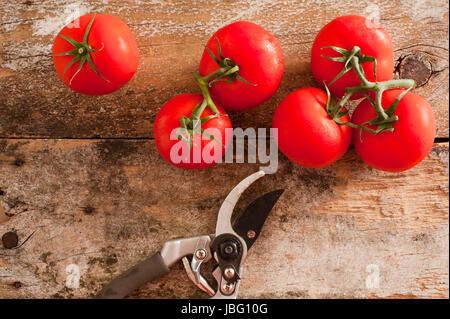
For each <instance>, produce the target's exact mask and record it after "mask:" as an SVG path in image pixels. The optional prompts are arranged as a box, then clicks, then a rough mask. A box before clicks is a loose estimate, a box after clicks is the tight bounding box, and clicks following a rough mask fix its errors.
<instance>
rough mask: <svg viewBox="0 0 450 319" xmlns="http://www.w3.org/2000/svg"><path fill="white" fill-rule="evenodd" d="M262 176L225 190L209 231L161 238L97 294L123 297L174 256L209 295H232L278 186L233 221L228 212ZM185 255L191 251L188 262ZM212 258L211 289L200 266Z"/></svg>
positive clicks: (157, 274)
mask: <svg viewBox="0 0 450 319" xmlns="http://www.w3.org/2000/svg"><path fill="white" fill-rule="evenodd" d="M264 175H265V173H264V172H263V171H258V172H256V173H254V174H252V175H250V176H248V177H247V178H245V179H244V180H242V181H241V182H240V183H239V184H238V185H236V187H234V189H233V190H232V191H231V192H230V193H229V194H228V196H227V197H226V198H225V200H224V202H223V203H222V206H221V207H220V210H219V214H218V217H217V224H216V233H215V234H214V235H203V236H198V237H190V238H180V239H174V240H169V241H167V242H166V243H165V244H164V245H163V248H162V249H161V251H160V252H157V253H156V254H154V255H153V256H152V257H150V258H148V259H146V260H144V261H143V262H141V263H139V264H137V265H136V266H134V267H132V268H131V269H129V270H128V271H126V272H125V273H123V274H122V275H120V276H119V277H117V278H115V279H114V280H112V281H111V282H110V283H109V284H107V285H106V286H105V287H104V288H103V289H102V290H101V291H100V293H99V294H98V295H97V298H107V299H114V298H123V297H125V296H127V295H128V294H129V293H131V292H133V291H134V290H135V289H137V288H138V287H140V286H141V285H143V284H144V283H146V282H148V281H150V280H153V279H155V278H158V277H161V276H163V275H165V274H167V273H168V272H169V271H170V267H172V266H173V265H174V264H175V263H177V262H178V261H179V260H180V259H181V260H182V261H183V264H184V267H185V268H186V272H187V274H188V277H189V279H190V280H192V282H193V283H194V284H195V285H196V286H197V287H199V288H200V289H201V290H203V291H205V292H206V293H208V294H209V295H210V296H211V298H236V297H237V293H238V290H239V284H240V280H241V274H242V269H243V264H244V262H245V258H246V256H247V252H248V250H249V249H250V248H251V247H252V245H253V243H254V242H255V241H256V239H257V238H258V235H259V233H260V232H261V229H262V227H263V225H264V222H265V220H266V218H267V216H268V215H269V213H270V211H271V210H272V208H273V206H274V205H275V203H276V202H277V201H278V198H279V197H280V196H281V194H282V193H283V190H275V191H272V192H269V193H267V194H265V195H262V196H261V197H259V198H257V199H256V200H254V201H253V202H252V203H250V205H249V206H248V207H247V208H246V209H245V210H244V211H243V212H242V214H240V215H239V216H238V217H237V218H236V219H235V221H234V223H233V224H232V223H231V217H232V214H233V210H234V208H235V206H236V203H237V202H238V200H239V198H240V196H241V195H242V193H243V192H244V191H245V190H246V189H247V188H248V187H249V186H250V185H251V184H252V183H253V182H255V181H256V180H258V179H259V178H261V177H262V176H264ZM189 256H192V259H191V261H189V260H188V257H189ZM212 258H214V259H215V261H216V262H217V264H218V265H217V266H216V267H215V268H214V270H213V272H212V275H213V277H214V278H215V279H216V281H217V289H213V288H212V287H211V286H210V285H209V283H208V282H207V281H206V279H205V278H204V277H203V276H202V274H201V273H200V268H201V265H202V264H204V263H206V262H208V261H209V260H211V259H212Z"/></svg>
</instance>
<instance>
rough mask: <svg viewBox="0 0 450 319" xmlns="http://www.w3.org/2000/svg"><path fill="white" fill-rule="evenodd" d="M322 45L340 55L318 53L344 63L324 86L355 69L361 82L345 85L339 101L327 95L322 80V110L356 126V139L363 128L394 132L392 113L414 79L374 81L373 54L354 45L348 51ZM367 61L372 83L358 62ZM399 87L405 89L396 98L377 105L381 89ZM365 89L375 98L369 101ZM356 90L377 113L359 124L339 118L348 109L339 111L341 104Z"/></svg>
mask: <svg viewBox="0 0 450 319" xmlns="http://www.w3.org/2000/svg"><path fill="white" fill-rule="evenodd" d="M325 48H331V49H333V50H334V51H336V52H338V53H339V54H341V56H339V57H326V56H322V57H323V58H325V59H328V60H331V61H335V62H340V63H344V67H343V69H342V71H341V72H340V73H339V74H338V75H337V76H336V77H335V78H334V79H333V81H331V82H330V83H329V84H328V86H331V85H333V83H334V82H336V81H337V80H338V79H339V78H341V77H342V76H343V75H344V74H346V73H347V72H348V71H350V70H354V71H355V74H356V76H357V77H358V79H359V80H360V82H361V84H360V85H358V86H355V87H347V88H345V95H344V96H343V97H342V98H341V99H340V100H339V101H337V100H336V99H335V98H334V97H333V96H331V94H330V91H329V89H328V86H327V84H326V83H325V82H324V86H325V89H326V91H327V95H328V100H327V104H326V111H327V113H328V116H329V117H330V118H331V119H332V120H334V121H335V122H336V123H338V124H340V125H347V126H350V127H353V128H355V129H358V130H359V132H360V138H361V133H362V131H363V130H365V131H367V132H370V133H372V134H378V133H381V132H385V131H389V132H392V131H394V127H393V124H394V123H395V122H397V121H398V116H396V115H394V112H395V109H396V108H397V106H398V103H399V102H400V100H401V98H402V97H403V96H404V95H405V94H406V93H407V92H409V91H410V90H411V89H413V88H414V87H415V82H414V80H410V79H402V80H390V81H384V82H377V80H376V78H377V74H376V69H377V60H376V59H375V58H374V57H371V56H366V55H363V54H362V53H361V49H360V48H359V47H357V46H355V47H353V49H352V50H351V51H350V50H346V49H342V48H339V47H334V46H328V47H323V48H322V49H325ZM367 62H373V64H374V67H373V73H374V78H375V82H371V81H369V80H367V78H366V75H365V72H364V69H363V66H362V64H363V63H367ZM400 88H401V89H406V90H405V91H404V92H402V94H400V95H399V96H398V97H397V99H396V100H395V101H394V102H393V103H392V104H391V105H390V106H389V107H388V108H387V109H386V110H384V108H383V106H382V104H381V100H382V96H383V92H384V91H386V90H390V89H400ZM368 91H372V92H374V93H375V100H373V99H372V98H370V97H369V96H368V95H367V94H366V92H368ZM356 93H360V94H363V95H364V96H365V98H366V99H367V100H368V101H369V102H370V103H371V104H372V106H373V107H374V109H375V111H376V113H377V117H376V118H374V119H372V120H370V121H368V122H365V123H362V124H361V125H356V124H354V123H351V122H342V121H341V120H340V118H341V117H342V116H345V115H347V114H348V112H349V110H345V111H342V108H343V107H344V106H345V104H346V103H347V102H348V100H349V99H350V98H351V96H352V95H353V94H356ZM368 125H371V126H375V129H371V128H369V127H368Z"/></svg>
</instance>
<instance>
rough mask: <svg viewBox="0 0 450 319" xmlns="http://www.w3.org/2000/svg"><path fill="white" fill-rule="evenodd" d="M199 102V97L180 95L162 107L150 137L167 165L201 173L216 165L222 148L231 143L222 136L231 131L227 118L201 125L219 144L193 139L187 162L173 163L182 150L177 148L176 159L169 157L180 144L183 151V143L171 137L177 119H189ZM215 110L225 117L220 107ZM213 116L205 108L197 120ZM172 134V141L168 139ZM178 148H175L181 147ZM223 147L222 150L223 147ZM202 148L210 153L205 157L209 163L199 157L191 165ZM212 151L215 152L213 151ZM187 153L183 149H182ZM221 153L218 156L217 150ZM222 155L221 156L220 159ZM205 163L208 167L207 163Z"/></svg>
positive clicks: (178, 123)
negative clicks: (152, 136) (198, 170)
mask: <svg viewBox="0 0 450 319" xmlns="http://www.w3.org/2000/svg"><path fill="white" fill-rule="evenodd" d="M202 101H203V96H202V95H199V94H189V93H186V94H180V95H178V96H176V97H174V98H172V99H170V100H169V101H167V102H166V104H164V105H163V107H162V108H161V110H160V111H159V113H158V114H157V115H156V119H155V124H154V135H155V141H156V147H157V148H158V151H159V153H160V154H161V156H162V157H163V158H164V159H165V160H166V161H167V162H169V163H170V164H172V165H174V166H176V167H181V168H185V169H202V168H207V167H210V166H212V165H214V164H216V163H217V162H218V161H219V160H220V159H221V158H222V156H223V155H225V152H226V148H227V146H228V145H229V142H230V141H231V134H228V135H227V134H225V130H226V129H227V128H230V129H231V128H232V126H231V121H230V118H229V117H228V116H219V117H216V118H213V119H211V120H209V121H207V122H205V123H204V124H202V129H204V130H206V131H207V132H208V133H210V134H211V135H213V136H214V137H215V138H216V140H217V141H220V142H221V143H222V145H221V144H219V143H218V142H217V141H215V140H213V139H205V137H204V136H202V135H201V134H195V135H194V146H193V147H192V148H191V151H190V152H189V156H190V157H189V160H187V158H185V159H184V158H182V159H181V161H180V162H179V163H176V160H175V159H176V158H178V159H179V158H180V157H181V154H182V149H181V148H177V149H178V150H179V152H175V153H176V156H175V157H173V155H172V156H171V150H172V148H174V147H176V146H175V144H177V143H182V144H184V147H187V142H184V141H180V140H179V139H177V138H176V136H175V135H173V132H174V129H176V128H178V127H180V120H179V119H180V118H181V117H183V116H185V117H188V118H189V117H190V116H191V113H192V110H193V109H194V108H195V107H196V106H197V105H198V104H199V103H201V102H202ZM216 106H217V109H218V110H219V114H221V115H226V114H227V113H226V112H225V111H224V109H223V108H222V107H220V106H219V105H217V103H216ZM213 114H214V113H213V112H212V111H211V110H210V109H209V108H208V107H207V108H206V109H205V111H203V113H202V116H201V118H204V117H206V116H209V115H213ZM171 133H172V139H171ZM182 144H178V145H182ZM224 146H225V147H224ZM205 148H207V149H208V148H209V150H210V152H209V154H208V155H211V157H210V159H205V158H204V157H201V158H200V159H199V161H198V162H197V163H195V162H194V156H195V155H194V154H201V153H202V152H206V151H204V150H205ZM214 148H216V149H214ZM186 149H187V148H186ZM218 149H221V150H222V152H221V153H222V154H220V152H218V151H217V150H218ZM174 150H175V148H174ZM220 155H222V156H220ZM208 162H209V163H208Z"/></svg>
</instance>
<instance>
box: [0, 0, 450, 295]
mask: <svg viewBox="0 0 450 319" xmlns="http://www.w3.org/2000/svg"><path fill="white" fill-rule="evenodd" d="M348 3H349V4H348V5H346V4H343V3H337V2H335V1H307V2H305V1H285V0H280V1H263V0H258V1H243V0H242V1H218V0H215V1H187V0H185V1H175V0H172V1H162V0H149V1H144V0H127V1H119V0H92V1H72V0H47V1H38V0H31V1H15V0H2V2H1V7H0V17H1V18H0V19H1V20H0V31H1V32H0V138H1V137H3V138H6V139H3V140H0V237H1V236H3V235H4V234H5V233H8V232H16V233H17V235H18V238H19V246H20V245H23V246H20V248H17V249H7V248H6V247H5V245H4V244H0V298H11V297H26V298H37V297H43V298H51V297H90V296H93V295H94V294H95V292H96V291H98V290H99V289H100V287H101V286H102V285H103V284H105V283H106V282H107V281H108V280H110V279H111V278H112V277H113V276H115V275H117V274H119V273H120V272H122V271H123V270H125V269H127V268H128V267H129V266H131V265H133V264H134V263H135V262H137V261H139V260H140V259H142V258H144V257H146V256H148V255H150V254H152V253H153V252H155V251H156V250H157V249H159V248H160V246H161V244H162V243H163V242H164V241H166V240H167V239H170V238H174V237H186V236H192V235H198V234H204V233H211V232H213V231H214V227H215V219H216V216H217V214H216V213H217V210H218V208H219V206H220V204H221V202H222V200H223V199H224V198H225V196H226V195H227V193H228V192H229V191H230V190H231V189H232V188H233V186H234V185H235V184H236V183H238V182H239V181H240V180H241V179H242V178H244V177H246V176H247V175H249V174H251V173H252V172H254V171H256V170H257V169H258V165H257V164H236V163H235V164H221V165H217V166H215V167H214V168H211V169H208V170H206V171H183V170H179V169H175V168H173V167H171V166H169V165H168V164H167V163H165V162H164V161H163V160H162V159H161V157H160V156H159V154H158V152H157V151H156V149H155V145H154V141H153V140H152V136H153V132H152V129H153V120H154V118H155V116H156V114H157V112H158V110H159V109H160V107H161V106H162V104H163V103H164V102H165V101H166V100H168V99H170V98H171V97H173V96H175V95H176V94H179V93H183V92H198V89H197V88H196V85H195V82H194V81H193V79H192V77H191V75H190V74H191V73H192V72H193V71H194V70H196V68H197V66H198V62H199V60H200V56H201V53H202V50H203V44H204V43H205V42H206V41H207V40H208V38H209V37H210V36H211V35H212V33H213V32H214V31H215V30H217V29H218V28H220V27H221V26H224V25H226V24H228V23H231V22H233V21H237V20H250V21H253V22H255V23H258V24H260V25H261V26H263V27H265V28H266V29H267V30H269V31H270V32H271V33H272V34H274V35H275V36H276V37H277V38H278V40H279V41H280V43H281V46H282V48H283V52H284V55H285V64H286V72H285V75H284V78H283V81H282V84H281V86H280V89H279V90H278V92H277V93H276V94H275V96H274V97H273V98H272V99H271V100H270V101H268V102H267V103H265V104H264V105H262V106H260V107H258V108H255V109H253V110H249V111H247V112H242V113H232V114H231V118H232V121H233V124H234V126H235V127H238V126H240V127H244V128H245V127H270V125H271V118H272V114H273V112H274V110H275V108H276V106H277V104H278V103H279V102H280V101H281V100H282V99H283V98H284V97H285V96H286V95H287V94H288V93H289V92H291V91H293V90H294V89H296V88H299V87H304V86H311V85H313V86H316V85H317V84H316V83H315V81H314V79H313V78H312V75H311V72H310V68H309V51H310V48H311V45H312V42H313V40H314V37H315V35H316V34H317V32H318V31H319V30H320V28H321V27H322V26H323V25H325V24H326V23H327V22H329V21H331V20H332V19H333V18H335V17H337V16H340V15H344V14H361V15H365V16H369V17H372V18H375V19H376V20H379V21H380V23H381V24H382V25H383V26H384V27H385V28H386V30H387V31H388V32H389V33H390V35H391V36H392V39H393V42H394V45H395V48H396V50H395V54H396V59H397V67H396V71H395V74H394V76H395V77H412V78H414V79H415V80H416V81H417V83H418V84H419V87H418V88H417V89H416V90H415V92H417V93H419V94H422V95H423V96H424V97H425V98H427V99H428V100H429V101H430V103H431V104H432V106H433V109H434V111H435V113H436V118H437V127H438V130H437V137H439V138H440V140H438V142H439V141H442V140H448V134H449V133H448V116H449V113H448V103H449V101H448V82H449V80H448V1H446V0H433V1H419V0H408V1H387V0H379V1H373V2H371V3H369V4H368V3H363V2H351V3H350V2H348ZM88 12H100V13H108V14H114V15H117V16H119V17H120V18H122V19H123V20H124V21H126V22H127V23H128V24H129V25H130V27H131V29H132V31H133V33H134V34H135V36H136V38H137V41H138V43H139V48H140V53H141V60H140V65H139V69H138V72H137V74H136V75H135V77H134V78H133V79H132V81H131V82H130V83H129V84H127V85H126V86H125V87H124V88H122V89H121V90H119V91H117V92H115V93H114V94H111V95H108V96H103V97H89V96H83V95H79V94H76V93H73V92H71V91H70V90H69V89H67V88H66V87H65V86H64V85H63V84H62V82H61V81H60V80H59V79H58V78H57V76H56V73H55V72H54V67H53V62H52V59H51V45H52V41H53V38H54V37H55V35H56V34H57V32H58V31H59V30H60V29H61V28H62V27H63V26H64V25H65V24H66V23H68V22H70V20H71V19H70V17H72V18H74V17H76V16H78V15H82V14H85V13H88ZM99 137H101V138H111V139H96V138H99ZM27 138H37V139H27ZM39 138H51V139H49V140H46V139H39ZM60 138H70V139H66V140H64V139H63V140H59V139H60ZM76 138H83V139H84V138H87V139H85V140H83V139H76ZM114 138H121V139H114ZM133 138H149V139H133ZM280 187H281V188H285V189H286V191H285V193H284V194H283V196H282V197H281V199H280V201H279V203H278V204H277V205H276V207H275V208H274V210H273V212H272V214H271V216H270V217H269V219H268V221H267V224H266V226H265V228H264V231H263V233H262V235H261V237H260V239H259V240H258V242H257V243H256V244H255V246H254V247H253V248H252V251H251V252H250V254H249V256H248V259H247V263H246V270H245V273H244V279H243V281H242V286H241V293H240V296H241V297H249V298H253V297H273V298H280V297H282V298H327V297H328V298H350V297H357V298H360V297H362V298H448V287H449V275H448V272H449V264H448V258H449V245H448V240H449V237H448V236H449V234H448V195H449V194H448V142H444V143H437V144H435V146H434V148H433V150H432V152H431V153H430V154H429V156H428V157H427V159H426V160H424V161H423V162H422V163H421V164H420V165H418V166H417V167H415V168H413V169H411V170H409V171H407V172H404V173H398V174H390V173H382V172H379V171H376V170H373V169H370V168H369V167H367V166H366V165H365V164H364V163H362V162H361V161H360V160H359V159H358V157H357V156H356V154H355V153H354V151H353V150H350V151H349V152H348V153H347V154H346V155H345V156H344V158H343V159H341V160H340V161H338V162H337V163H335V164H333V165H332V166H330V167H328V168H324V169H317V170H315V169H304V168H301V167H299V166H296V165H295V164H292V163H291V162H289V161H287V159H286V158H285V157H283V156H282V155H281V154H280V167H279V170H278V172H277V173H276V174H275V175H272V176H268V177H265V178H264V179H263V180H261V181H260V182H258V184H256V185H254V186H253V187H252V189H251V190H250V191H249V192H248V193H247V194H246V196H245V197H244V201H243V202H242V203H240V204H239V209H242V208H243V207H244V206H245V205H246V204H248V203H249V202H250V201H251V200H252V199H253V198H255V197H256V196H258V195H260V194H262V193H264V192H268V191H270V190H274V189H277V188H280ZM30 236H31V237H30ZM70 264H76V265H78V267H79V268H80V271H81V273H80V275H81V282H80V288H78V289H68V288H67V287H66V285H65V281H66V279H67V276H68V273H67V272H66V267H67V266H68V265H70ZM374 267H375V268H374ZM374 269H378V271H379V278H380V282H379V287H378V288H368V287H367V286H366V279H367V277H368V276H370V274H371V273H370V272H373V270H374ZM201 296H204V295H203V294H202V293H201V292H199V291H198V290H197V289H196V288H195V287H194V286H193V285H192V284H191V283H190V282H189V281H188V279H187V277H186V275H185V274H184V272H183V270H182V267H181V265H179V264H178V265H177V266H176V267H175V269H174V271H173V272H171V273H170V274H169V275H167V276H165V277H164V278H162V279H160V280H157V281H155V282H153V283H149V284H147V285H145V286H144V287H142V288H141V289H140V290H139V291H136V292H135V293H133V295H132V297H136V298H148V297H153V298H171V297H201Z"/></svg>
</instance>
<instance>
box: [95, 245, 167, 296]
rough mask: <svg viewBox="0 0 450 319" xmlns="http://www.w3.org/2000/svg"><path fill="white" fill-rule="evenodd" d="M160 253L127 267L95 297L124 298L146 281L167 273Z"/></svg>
mask: <svg viewBox="0 0 450 319" xmlns="http://www.w3.org/2000/svg"><path fill="white" fill-rule="evenodd" d="M169 271H170V270H169V267H167V265H166V263H165V261H164V259H163V258H162V256H161V254H160V253H159V252H157V253H156V254H154V255H153V256H152V257H150V258H148V259H146V260H144V261H142V262H140V263H139V264H137V265H136V266H134V267H132V268H130V269H128V270H127V271H126V272H124V273H123V274H121V275H120V276H119V277H116V278H115V279H113V280H112V281H111V282H110V283H109V284H107V285H106V286H105V287H104V288H103V289H102V290H101V291H100V292H99V293H98V294H97V296H96V298H97V299H120V298H124V297H125V296H127V295H128V294H130V293H131V292H133V291H134V290H136V289H137V288H139V287H140V286H142V285H143V284H145V283H146V282H149V281H151V280H153V279H156V278H159V277H162V276H164V275H166V274H167V273H169Z"/></svg>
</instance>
